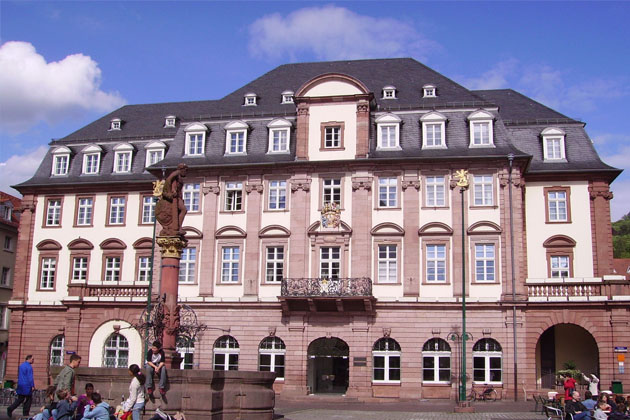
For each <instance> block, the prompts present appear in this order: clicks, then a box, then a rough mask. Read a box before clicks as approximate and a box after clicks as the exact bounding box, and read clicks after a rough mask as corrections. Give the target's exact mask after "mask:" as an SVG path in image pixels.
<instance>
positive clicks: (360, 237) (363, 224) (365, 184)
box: [351, 176, 372, 277]
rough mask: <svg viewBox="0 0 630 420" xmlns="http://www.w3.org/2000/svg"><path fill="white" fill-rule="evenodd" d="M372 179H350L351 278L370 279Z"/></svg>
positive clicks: (358, 177) (361, 177)
mask: <svg viewBox="0 0 630 420" xmlns="http://www.w3.org/2000/svg"><path fill="white" fill-rule="evenodd" d="M371 198H372V177H371V176H354V177H352V258H351V269H352V277H370V264H369V261H370V260H371V258H372V257H371V255H372V252H371V247H372V240H371V239H372V238H371V236H370V230H371V229H372V199H371Z"/></svg>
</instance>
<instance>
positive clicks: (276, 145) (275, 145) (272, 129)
mask: <svg viewBox="0 0 630 420" xmlns="http://www.w3.org/2000/svg"><path fill="white" fill-rule="evenodd" d="M267 128H268V129H269V150H268V151H267V153H289V145H290V138H291V136H290V135H291V123H290V122H289V121H287V120H285V119H283V118H278V119H275V120H273V121H271V122H270V123H269V124H267Z"/></svg>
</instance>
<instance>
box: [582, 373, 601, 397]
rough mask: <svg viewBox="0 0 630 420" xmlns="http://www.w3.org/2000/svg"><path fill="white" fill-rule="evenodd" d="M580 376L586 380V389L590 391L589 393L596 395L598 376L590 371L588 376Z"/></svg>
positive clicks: (597, 393)
mask: <svg viewBox="0 0 630 420" xmlns="http://www.w3.org/2000/svg"><path fill="white" fill-rule="evenodd" d="M582 377H583V378H584V380H585V381H586V382H588V390H589V391H591V394H593V396H594V397H596V396H598V395H599V389H598V385H599V378H598V377H597V376H595V375H594V374H592V373H591V377H590V378H589V377H588V376H586V375H585V374H582Z"/></svg>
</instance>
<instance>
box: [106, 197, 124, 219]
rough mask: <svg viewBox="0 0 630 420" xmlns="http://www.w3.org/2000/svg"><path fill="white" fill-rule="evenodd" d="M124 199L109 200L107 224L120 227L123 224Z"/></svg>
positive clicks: (112, 198) (114, 198) (111, 198)
mask: <svg viewBox="0 0 630 420" xmlns="http://www.w3.org/2000/svg"><path fill="white" fill-rule="evenodd" d="M125 202H126V199H125V197H110V198H109V224H110V225H122V224H124V223H125Z"/></svg>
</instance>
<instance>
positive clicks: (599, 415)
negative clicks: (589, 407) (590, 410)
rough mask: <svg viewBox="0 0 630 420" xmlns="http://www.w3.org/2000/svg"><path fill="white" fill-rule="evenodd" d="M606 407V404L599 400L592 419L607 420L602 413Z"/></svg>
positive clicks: (606, 416) (605, 415)
mask: <svg viewBox="0 0 630 420" xmlns="http://www.w3.org/2000/svg"><path fill="white" fill-rule="evenodd" d="M607 405H608V404H606V403H605V402H603V401H601V400H600V401H599V402H598V403H597V409H596V410H595V414H594V415H593V418H594V419H595V420H608V415H607V414H606V413H604V408H605V406H607Z"/></svg>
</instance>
